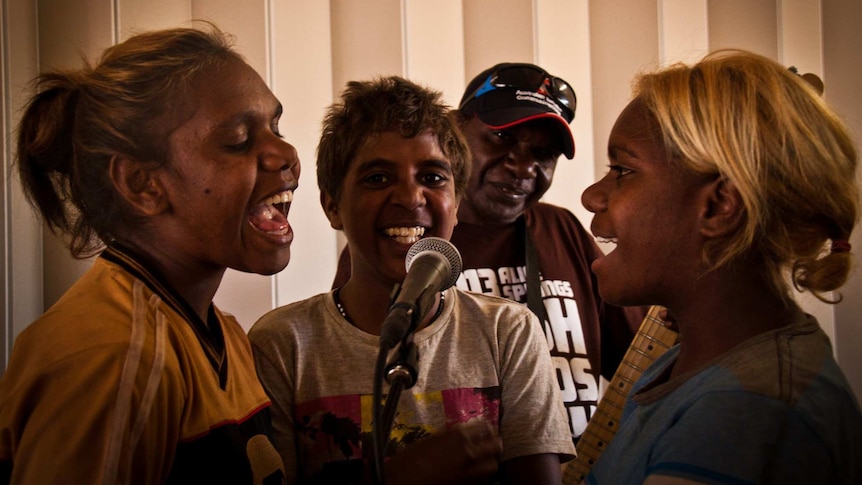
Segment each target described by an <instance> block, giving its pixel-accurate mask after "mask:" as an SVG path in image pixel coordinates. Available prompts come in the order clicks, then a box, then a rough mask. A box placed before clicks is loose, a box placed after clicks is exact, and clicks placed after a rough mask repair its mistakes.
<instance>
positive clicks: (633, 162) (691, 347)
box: [582, 100, 800, 376]
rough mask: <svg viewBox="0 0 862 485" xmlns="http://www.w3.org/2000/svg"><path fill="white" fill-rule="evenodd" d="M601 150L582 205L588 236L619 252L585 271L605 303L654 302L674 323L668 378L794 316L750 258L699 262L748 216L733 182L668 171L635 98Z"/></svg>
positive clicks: (674, 168)
mask: <svg viewBox="0 0 862 485" xmlns="http://www.w3.org/2000/svg"><path fill="white" fill-rule="evenodd" d="M608 147H609V159H610V164H611V165H610V168H611V169H610V171H609V173H608V174H607V175H606V176H605V177H604V178H603V179H601V180H600V181H599V182H596V183H595V184H594V185H592V186H591V187H589V188H588V189H587V190H586V191H585V192H584V194H583V198H582V200H583V203H584V206H585V207H586V208H587V209H588V210H590V211H591V212H593V213H595V217H594V219H593V223H592V226H591V229H592V232H593V234H594V235H595V236H597V237H600V238H608V239H615V240H616V242H617V246H616V249H614V251H611V252H610V253H608V254H607V255H606V256H605V257H603V258H600V259H598V260H596V261H595V262H594V263H593V266H592V269H593V271H594V272H595V274H596V276H597V278H598V282H599V291H600V292H601V294H602V297H603V298H605V299H607V300H608V301H610V302H612V303H615V304H623V305H635V304H649V303H654V304H659V305H662V306H664V307H666V308H667V309H668V310H669V312H670V313H671V314H672V315H673V317H674V319H675V321H676V325H677V326H678V328H679V331H680V353H679V358H678V359H677V361H676V364H675V365H674V367H673V370H672V374H671V376H676V375H681V374H685V373H688V372H691V371H694V370H697V369H699V368H701V367H703V366H704V365H706V364H707V363H709V362H710V361H712V360H714V359H715V358H717V357H719V356H721V355H722V354H724V353H726V352H727V351H728V350H730V349H731V348H733V347H735V346H736V345H738V344H740V343H741V342H743V341H745V340H747V339H749V338H750V337H752V336H755V335H758V334H760V333H763V332H766V331H769V330H773V329H775V328H776V327H777V326H780V325H781V322H787V321H791V320H792V319H793V318H794V315H796V314H797V313H798V312H799V311H800V310H799V308H798V307H797V306H796V305H795V304H793V303H792V302H788V301H787V300H786V299H785V298H784V297H783V296H782V295H777V294H775V292H774V290H772V289H771V286H770V285H769V283H768V282H767V281H766V280H765V279H764V278H763V277H762V274H763V271H762V268H761V266H760V264H759V263H758V261H757V259H756V258H755V257H753V256H748V257H743V258H741V259H738V260H736V261H734V262H731V263H727V264H724V265H722V266H720V267H718V268H714V269H710V268H709V266H708V265H707V264H706V263H704V260H703V258H702V254H703V251H704V248H705V247H706V245H707V243H709V242H711V241H717V240H718V241H720V240H722V239H724V238H727V237H731V236H732V235H733V234H735V233H736V232H737V231H738V230H739V228H740V226H741V224H742V223H743V222H744V219H745V217H746V215H745V210H746V209H745V206H744V204H743V201H742V198H741V196H740V194H739V192H738V190H737V189H736V188H735V187H734V186H733V184H732V183H731V182H730V181H728V180H726V179H724V178H722V177H718V176H715V175H703V174H698V173H695V172H693V171H691V170H688V169H685V168H683V167H680V166H679V165H677V164H672V163H670V162H669V160H668V157H667V154H666V153H665V150H664V147H663V145H662V143H661V138H660V133H659V129H658V125H657V123H656V122H655V120H654V119H652V118H651V116H650V115H648V114H647V111H646V109H645V108H644V107H643V106H642V105H641V104H640V103H639V101H638V100H635V101H633V102H632V103H631V104H629V106H628V107H627V108H626V109H625V110H624V111H623V113H622V114H621V115H620V117H619V119H618V120H617V123H616V125H615V126H614V129H613V131H612V132H611V136H610V140H609V142H608ZM668 188H672V190H668ZM623 268H624V269H625V270H623Z"/></svg>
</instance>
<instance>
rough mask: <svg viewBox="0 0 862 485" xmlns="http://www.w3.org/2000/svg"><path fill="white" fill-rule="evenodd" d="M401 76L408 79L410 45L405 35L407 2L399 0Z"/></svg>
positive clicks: (406, 29) (406, 31)
mask: <svg viewBox="0 0 862 485" xmlns="http://www.w3.org/2000/svg"><path fill="white" fill-rule="evenodd" d="M400 8H401V75H402V76H404V77H405V78H407V79H410V55H409V52H408V51H409V50H410V43H409V41H408V37H407V34H409V32H408V28H407V0H401V5H400Z"/></svg>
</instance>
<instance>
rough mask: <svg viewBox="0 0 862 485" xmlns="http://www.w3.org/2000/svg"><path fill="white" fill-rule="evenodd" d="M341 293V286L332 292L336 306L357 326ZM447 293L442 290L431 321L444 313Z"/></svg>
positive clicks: (342, 314)
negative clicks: (346, 308)
mask: <svg viewBox="0 0 862 485" xmlns="http://www.w3.org/2000/svg"><path fill="white" fill-rule="evenodd" d="M340 295H341V288H336V289H335V291H333V292H332V299H333V300H335V308H338V313H340V314H341V316H342V317H344V319H345V320H347V322H348V323H349V324H351V325H353V326H354V327H355V326H356V324H355V323H353V320H351V319H350V317H349V316H347V311H346V310H345V309H344V305H343V304H342V303H341V296H340ZM445 295H446V294H445V293H444V292H442V291H441V292H440V304H439V305H437V311H436V312H434V318H432V319H431V322H430V323H433V322H434V321H435V320H437V317H439V316H440V314H441V313H443V301H444V300H445V298H446V296H445ZM430 323H429V324H430Z"/></svg>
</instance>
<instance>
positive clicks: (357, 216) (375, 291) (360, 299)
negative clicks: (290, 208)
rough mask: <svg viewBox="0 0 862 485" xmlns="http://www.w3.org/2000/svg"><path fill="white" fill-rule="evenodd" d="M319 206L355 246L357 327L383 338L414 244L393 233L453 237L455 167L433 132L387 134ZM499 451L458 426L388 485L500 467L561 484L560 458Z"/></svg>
mask: <svg viewBox="0 0 862 485" xmlns="http://www.w3.org/2000/svg"><path fill="white" fill-rule="evenodd" d="M321 203H322V205H323V207H324V209H325V211H326V213H327V216H328V217H329V220H330V223H331V225H332V227H333V228H335V229H340V230H343V231H344V233H345V235H346V237H347V240H348V245H349V246H350V252H351V256H352V258H351V265H352V268H351V276H350V279H349V280H348V281H347V283H346V284H345V285H344V286H343V287H342V289H341V291H340V299H341V302H342V304H343V305H344V308H345V310H346V312H347V314H348V315H349V316H350V319H351V323H352V324H353V325H354V326H356V327H357V328H359V329H361V330H363V331H365V332H366V333H370V334H372V335H379V334H380V326H381V325H382V322H383V320H384V319H385V317H386V313H387V308H388V302H389V296H390V293H391V291H392V288H393V286H394V285H395V284H396V283H399V282H401V281H402V280H403V279H404V277H405V276H406V270H405V268H404V257H405V255H406V253H407V250H408V249H409V247H410V245H411V244H412V242H411V240H410V239H402V238H398V237H394V236H392V235H390V234H389V233H388V231H389V230H391V229H394V228H419V227H421V228H423V230H424V236H425V237H428V236H436V237H442V238H444V239H448V238H449V237H450V236H451V234H452V230H453V228H454V227H455V223H456V222H457V218H456V212H457V210H458V198H457V196H456V194H455V189H454V182H453V180H452V172H451V166H450V164H449V161H448V160H447V159H446V158H445V156H444V155H443V153H442V151H441V150H440V148H439V146H438V143H437V140H436V139H435V137H434V136H433V135H431V134H430V133H427V132H426V133H423V134H420V135H417V136H416V137H414V138H403V137H401V136H400V135H399V134H397V133H394V132H386V133H383V134H381V135H379V136H375V137H372V139H370V140H368V141H367V142H366V144H365V145H364V146H363V147H362V148H361V149H360V151H359V153H357V155H356V157H355V158H354V160H352V161H351V166H350V168H349V170H348V173H347V176H346V177H345V180H344V182H343V189H342V194H341V198H340V200H339V201H336V200H334V199H333V198H332V197H330V196H329V195H328V194H326V193H322V194H321ZM370 302H377V303H370ZM435 310H436V305H435V307H434V308H432V309H431V311H430V312H429V315H428V316H427V317H426V318H425V319H424V321H423V322H421V324H420V328H422V327H425V326H427V325H428V324H429V323H431V320H432V318H433V315H434V312H435ZM501 452H502V442H501V440H500V437H499V436H498V435H497V434H496V432H495V431H494V430H493V429H492V428H491V426H490V425H488V424H487V423H484V422H475V423H471V424H468V425H465V426H459V427H455V428H454V429H450V430H446V431H443V432H441V433H439V434H436V435H433V436H431V437H428V438H426V439H423V440H421V441H419V442H417V443H415V444H414V445H412V446H410V447H409V448H407V449H405V450H404V451H402V452H400V453H399V454H397V455H396V456H394V457H392V459H391V460H389V461H388V462H387V464H386V469H385V474H386V482H387V483H390V484H400V483H405V484H407V483H409V484H411V485H414V484H416V485H418V484H426V483H427V484H434V483H446V484H450V483H451V484H459V483H463V484H474V483H490V481H491V479H492V477H493V475H494V474H495V472H496V471H497V469H498V466H499V467H500V469H501V471H502V479H503V481H504V483H513V484H514V483H559V480H560V478H559V474H560V468H559V459H558V458H557V456H556V455H550V454H542V455H530V456H525V457H521V458H517V459H513V460H509V461H507V462H505V463H503V464H502V465H499V458H500V453H501Z"/></svg>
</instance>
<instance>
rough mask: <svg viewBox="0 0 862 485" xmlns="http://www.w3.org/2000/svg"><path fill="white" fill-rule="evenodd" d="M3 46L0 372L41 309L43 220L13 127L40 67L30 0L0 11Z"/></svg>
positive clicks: (12, 2) (5, 5)
mask: <svg viewBox="0 0 862 485" xmlns="http://www.w3.org/2000/svg"><path fill="white" fill-rule="evenodd" d="M0 17H2V18H0V33H2V35H0V48H2V56H3V57H2V68H0V73H2V78H0V82H2V84H3V85H2V87H0V92H2V101H0V106H2V113H0V116H2V128H3V134H2V137H0V139H2V157H3V167H4V170H3V175H2V180H3V188H2V195H3V197H2V207H3V211H2V214H3V224H2V235H3V241H2V248H3V252H2V255H3V264H2V270H3V273H4V278H3V279H2V282H3V283H2V289H0V290H2V291H0V295H2V299H3V301H2V303H0V305H2V308H3V312H2V317H3V323H2V325H0V329H2V335H0V373H2V372H3V371H4V370H5V368H6V361H7V359H8V356H9V351H10V350H11V347H12V342H13V341H14V339H15V337H16V336H17V335H18V334H19V333H20V332H21V330H23V329H24V328H25V327H26V326H27V325H29V324H30V322H31V321H33V320H34V319H35V318H36V317H38V316H39V315H40V314H41V313H42V280H43V275H42V237H41V236H42V226H41V224H40V223H39V221H38V219H37V218H36V217H35V215H34V214H33V212H32V211H31V210H30V206H29V204H28V203H27V201H26V200H25V199H24V195H23V193H22V191H21V185H20V183H19V181H18V176H17V174H16V173H15V169H14V164H13V160H14V154H15V146H14V145H15V137H14V133H13V127H15V126H16V124H17V122H18V120H19V119H20V111H21V109H22V108H23V105H24V102H25V101H26V93H27V87H28V86H29V83H30V80H31V79H32V78H33V77H34V76H35V75H36V74H37V73H38V71H39V65H38V63H39V57H38V51H37V45H38V42H37V35H38V25H37V24H38V22H37V18H36V8H35V6H34V5H33V4H32V2H30V1H28V0H8V1H4V2H3V4H2V11H0Z"/></svg>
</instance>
